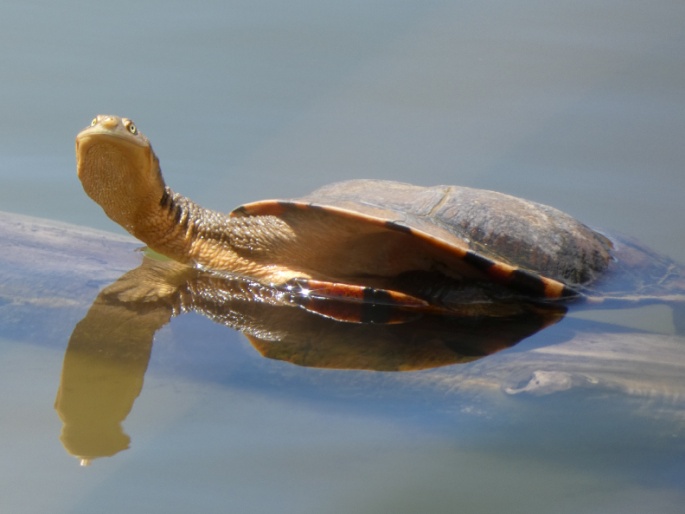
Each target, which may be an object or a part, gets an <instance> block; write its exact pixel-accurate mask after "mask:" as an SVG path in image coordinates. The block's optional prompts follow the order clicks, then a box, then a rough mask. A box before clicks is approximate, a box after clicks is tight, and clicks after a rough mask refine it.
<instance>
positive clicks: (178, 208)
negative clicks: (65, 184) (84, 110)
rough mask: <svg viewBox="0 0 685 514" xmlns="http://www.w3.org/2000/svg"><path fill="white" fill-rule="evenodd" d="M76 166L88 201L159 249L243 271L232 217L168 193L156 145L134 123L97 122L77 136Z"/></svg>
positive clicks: (101, 118) (111, 119) (119, 120)
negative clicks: (233, 241) (233, 248)
mask: <svg viewBox="0 0 685 514" xmlns="http://www.w3.org/2000/svg"><path fill="white" fill-rule="evenodd" d="M76 161H77V173H78V177H79V179H80V180H81V183H82V185H83V188H84V190H85V191H86V193H87V194H88V196H90V197H91V198H92V199H93V200H95V202H97V203H98V204H99V205H100V206H101V207H102V209H103V210H104V211H105V213H106V214H107V216H109V218H111V219H112V220H113V221H115V222H116V223H118V224H120V225H121V226H122V227H124V228H125V229H126V230H127V231H128V232H129V233H131V234H132V235H133V236H135V237H137V238H138V239H140V240H141V241H143V242H144V243H145V244H147V245H148V246H149V247H150V248H152V249H153V250H155V251H157V252H159V253H162V254H164V255H166V256H168V257H171V258H172V259H175V260H177V261H179V262H183V263H187V264H197V265H200V266H207V267H215V268H220V269H227V270H233V269H234V268H235V267H236V266H238V267H239V264H240V263H236V262H233V261H234V260H235V259H234V253H233V252H232V251H231V245H230V234H231V223H230V218H229V217H227V216H226V215H223V214H220V213H216V212H212V211H209V210H207V209H204V208H202V207H200V206H198V205H196V204H194V203H193V202H191V201H190V200H188V199H186V198H184V197H182V196H180V195H176V194H174V193H173V192H172V191H171V190H170V189H169V188H167V187H166V185H165V183H164V179H163V178H162V173H161V170H160V167H159V160H158V159H157V156H156V155H155V153H154V151H153V150H152V146H151V145H150V142H149V141H148V140H147V138H146V137H145V136H144V135H143V134H141V133H139V132H138V131H137V129H136V128H135V126H134V125H133V123H132V122H131V121H130V120H128V119H126V118H119V117H117V116H108V115H100V116H98V117H96V118H95V119H94V120H93V122H92V124H91V126H90V127H88V128H86V129H84V130H83V131H82V132H81V133H80V134H79V135H78V136H77V137H76ZM217 227H220V228H221V229H222V230H217ZM198 241H202V244H198ZM208 249H211V250H212V252H211V253H213V254H221V255H222V260H221V262H218V263H217V262H214V261H216V255H207V253H208ZM217 264H218V265H217Z"/></svg>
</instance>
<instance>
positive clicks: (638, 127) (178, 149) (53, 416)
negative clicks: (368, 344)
mask: <svg viewBox="0 0 685 514" xmlns="http://www.w3.org/2000/svg"><path fill="white" fill-rule="evenodd" d="M684 26H685V4H681V3H679V2H671V1H665V0H656V1H654V2H649V3H645V2H636V1H616V0H603V1H600V2H588V1H581V2H578V1H567V0H563V1H560V2H542V1H532V2H526V3H521V2H506V1H502V0H484V1H481V2H471V1H465V0H464V1H462V0H458V1H432V0H429V1H422V2H396V1H388V0H379V1H374V0H372V1H365V2H359V1H354V0H353V1H347V2H339V1H330V0H326V1H311V0H295V1H291V2H288V3H281V2H274V1H271V0H263V1H261V0H260V1H256V2H255V1H251V2H246V1H227V2H214V1H212V2H199V3H188V2H177V1H167V2H161V1H151V2H132V1H127V0H124V1H119V2H116V3H113V2H110V3H97V2H90V3H86V2H76V1H73V0H68V1H66V2H61V3H55V2H43V1H40V2H17V1H14V0H7V1H5V2H4V3H3V5H2V6H0V77H1V79H2V81H1V83H0V211H6V212H12V213H18V214H24V215H31V216H38V217H43V218H47V219H50V220H54V221H64V222H69V223H74V224H77V225H80V226H88V227H92V228H96V229H102V230H108V231H112V232H116V233H118V234H122V233H123V231H122V229H120V228H119V227H118V226H116V225H114V224H113V223H112V222H111V221H109V220H108V219H107V218H106V216H105V215H104V214H103V213H102V211H101V210H100V208H99V207H98V206H97V205H95V204H94V203H93V202H92V201H91V200H90V199H89V198H87V197H86V195H85V194H84V193H83V191H82V189H81V186H80V184H79V182H78V180H77V178H76V175H75V166H74V164H75V163H74V154H73V145H74V136H75V134H76V133H77V132H78V131H79V130H80V129H81V128H83V127H84V126H86V125H87V124H88V123H89V122H90V120H91V119H92V118H93V116H94V115H95V114H97V113H114V114H119V115H123V116H128V117H130V118H133V119H134V120H135V121H136V123H137V125H138V126H139V127H140V128H141V130H142V131H143V132H144V133H145V134H146V135H147V136H148V137H149V138H150V139H151V141H152V143H153V145H154V148H155V150H156V152H157V154H158V155H159V157H160V159H161V163H162V169H163V170H164V174H165V177H166V180H167V183H168V184H169V185H170V186H171V187H173V188H174V189H175V190H177V191H179V192H182V193H184V194H186V195H187V196H189V197H191V198H193V199H194V200H196V201H197V202H199V203H202V204H203V205H205V206H207V207H211V208H216V209H222V210H228V209H230V208H232V207H234V206H236V205H239V204H240V203H243V202H247V201H254V200H258V199H261V198H278V197H286V198H287V197H296V196H299V195H301V194H303V193H306V192H308V191H310V190H312V189H314V188H316V187H318V186H320V185H322V184H325V183H328V182H332V181H337V180H343V179H349V178H360V177H365V178H383V179H393V180H402V181H407V182H413V183H417V184H423V185H434V184H461V185H467V186H474V187H483V188H489V189H496V190H499V191H503V192H507V193H512V194H516V195H519V196H523V197H526V198H529V199H532V200H537V201H540V202H544V203H547V204H551V205H554V206H556V207H559V208H561V209H563V210H565V211H568V212H570V213H571V214H573V215H575V216H576V217H578V218H580V219H582V220H583V221H585V222H586V223H588V224H590V225H592V226H597V227H602V228H605V229H607V230H610V231H615V232H617V233H623V234H629V235H630V236H633V237H635V238H637V239H639V240H641V241H643V242H645V243H646V244H648V245H649V246H650V247H652V248H654V249H655V250H657V251H659V252H661V253H664V254H666V255H669V256H671V257H672V258H674V259H675V260H677V261H680V262H685V244H684V242H685V224H684V223H683V222H682V221H683V218H684V217H685V208H683V193H685V173H684V172H683V164H684V163H685V145H684V144H683V134H685V31H683V27H684ZM1 260H2V259H1V258H0V261H1ZM7 265H9V264H7ZM104 266H105V265H104V264H103V269H102V274H101V275H100V274H98V273H99V272H98V271H97V270H91V271H90V275H88V278H87V280H89V281H91V282H89V283H91V284H93V283H97V285H98V287H99V286H101V285H106V283H109V282H111V281H113V280H114V279H115V278H116V277H117V276H118V274H120V273H121V272H123V271H117V272H116V273H115V272H114V271H113V270H112V269H104ZM134 266H135V264H132V265H131V267H134ZM25 273H27V276H28V274H29V273H30V272H25ZM38 275H39V273H38ZM104 277H106V279H105V278H104ZM53 278H54V280H53V281H52V282H50V280H49V277H48V278H46V279H45V280H46V284H49V285H46V286H45V289H46V290H48V289H49V287H53V288H56V289H57V290H58V291H59V290H60V288H66V287H72V286H73V287H78V284H76V285H74V283H73V280H78V279H74V278H70V277H69V276H67V275H56V276H55V277H53ZM83 280H84V281H86V279H83ZM60 281H61V282H60ZM66 281H70V282H69V285H68V286H67V284H66V283H65V282H66ZM27 283H31V284H33V282H31V281H30V280H27ZM32 287H33V286H32ZM96 293H97V290H96V289H94V290H93V294H92V295H91V296H90V297H88V298H87V302H85V303H83V304H80V303H79V304H74V306H73V308H70V309H71V310H69V311H68V313H69V314H68V316H64V317H62V318H60V319H59V320H58V321H55V320H51V321H50V322H49V323H41V321H40V320H39V319H38V317H39V316H41V315H42V313H43V312H44V311H43V310H41V309H45V308H46V305H47V304H49V302H50V300H51V298H53V296H55V295H56V294H57V293H54V291H52V292H45V291H33V294H34V296H35V297H36V298H39V299H42V303H41V302H36V304H35V305H36V307H35V309H36V310H35V312H33V314H32V311H31V310H30V309H29V310H28V311H22V312H28V314H26V316H27V317H26V318H25V320H23V318H22V324H21V328H17V320H16V319H9V318H6V319H0V390H1V391H2V394H1V395H0V434H2V435H0V510H2V511H3V512H23V513H33V512H36V513H38V512H41V513H42V512H54V513H85V512H122V511H126V512H141V513H142V512H145V513H151V512H165V513H170V512H179V513H180V512H190V511H193V512H195V511H202V512H244V513H249V512H255V513H256V512H260V513H261V512H278V513H286V512H287V513H289V512H293V513H295V512H297V513H310V512H311V513H315V512H316V513H329V512H330V513H347V512H363V513H367V512H368V513H376V512H378V513H380V512H397V513H399V512H407V513H414V512H432V513H439V512H457V511H459V512H473V513H479V512H483V513H493V512H507V513H517V512H526V513H531V512H540V513H542V512H559V513H604V514H606V513H614V512H616V513H619V512H620V513H644V512H660V513H671V512H672V513H676V512H682V505H683V504H684V502H685V464H683V463H684V462H685V459H684V457H685V403H684V401H683V394H685V375H681V374H680V372H681V371H682V370H684V369H685V364H684V362H685V357H684V356H683V355H685V341H683V339H682V338H681V337H678V336H673V335H672V334H673V331H674V330H673V325H672V322H671V318H670V313H669V312H668V311H667V310H666V309H665V308H661V307H652V308H644V309H632V310H630V311H627V312H606V313H601V314H596V315H595V314H593V317H594V319H595V320H596V321H600V322H607V323H616V324H618V325H620V327H621V330H618V331H617V332H615V333H612V334H611V335H608V336H602V335H596V334H595V332H594V331H593V330H592V329H591V328H590V329H586V330H588V331H589V332H590V334H589V335H587V336H585V338H584V339H583V340H582V341H581V342H579V343H577V342H574V341H571V346H567V345H565V344H564V343H565V342H568V340H567V339H568V338H566V339H565V338H564V337H562V336H563V335H564V334H565V333H566V332H564V331H567V332H569V333H570V332H571V331H573V330H575V329H576V328H577V326H579V325H578V323H579V320H578V318H573V317H571V318H569V319H566V320H564V321H562V322H561V323H560V324H559V325H558V326H555V327H552V328H551V329H548V330H547V331H542V332H540V333H539V334H537V335H535V336H533V337H532V338H530V339H528V340H526V341H524V342H522V343H521V344H520V345H518V346H516V347H514V348H512V349H510V350H505V351H503V352H500V353H498V354H496V355H494V356H491V357H486V358H485V359H482V360H479V361H476V362H475V363H472V364H466V365H455V366H447V367H444V368H440V369H439V370H438V371H435V370H432V371H431V370H428V371H424V372H414V373H404V374H393V373H378V372H370V371H331V370H319V369H313V368H306V367H299V366H295V365H293V364H289V363H287V362H282V361H278V360H271V359H266V358H264V357H261V356H260V355H259V354H258V353H257V352H256V351H255V349H254V348H252V346H250V344H249V343H248V342H247V340H246V339H245V337H244V336H242V335H240V334H238V333H237V332H233V331H231V330H229V329H227V328H226V327H223V326H219V325H216V324H213V323H212V322H210V321H209V320H206V319H204V318H202V317H201V316H199V315H196V314H190V315H187V316H182V317H178V318H175V319H174V320H172V321H171V323H170V324H168V325H166V326H165V327H164V328H162V329H161V330H160V331H159V332H158V333H157V336H156V339H155V343H154V347H153V349H152V354H151V357H150V362H149V365H148V369H147V373H146V374H145V381H144V386H143V389H142V392H141V393H140V396H139V397H138V398H137V400H136V401H135V405H134V407H133V409H132V410H131V412H130V414H129V415H128V416H127V417H126V419H125V421H124V422H123V427H124V432H125V433H126V434H128V436H129V437H130V439H131V442H130V448H129V449H127V450H122V451H120V452H119V453H116V454H115V455H113V456H111V457H102V458H98V459H95V460H94V461H93V462H92V464H91V465H90V466H89V467H80V466H79V462H78V460H77V459H76V458H74V457H73V456H71V455H69V453H68V451H67V449H65V446H64V445H63V444H62V443H61V442H60V432H61V430H62V428H63V427H62V425H63V424H62V421H61V419H60V417H59V416H58V413H57V412H56V411H55V409H54V407H53V404H54V402H55V397H56V395H57V391H58V388H59V387H60V379H61V373H62V366H63V361H64V358H65V349H66V347H67V342H68V341H69V337H70V334H71V331H72V329H73V328H74V326H75V325H76V323H77V322H78V321H79V320H80V319H81V318H82V317H83V316H85V314H86V311H87V310H88V302H90V301H92V300H93V298H95V294H96ZM17 294H18V293H17ZM27 294H28V293H27ZM17 298H18V296H17ZM6 300H7V299H6V298H5V299H4V300H3V301H6ZM32 316H33V317H32ZM638 329H639V330H641V331H645V332H644V333H643V332H639V333H638V332H636V330H638ZM636 334H639V335H636ZM645 334H648V335H646V336H645ZM574 344H576V345H577V346H573V345H574ZM530 352H533V353H530ZM616 352H618V353H616ZM529 353H530V354H529ZM681 354H682V355H681ZM538 357H539V358H541V359H543V360H544V363H545V364H544V365H541V366H542V367H541V368H539V369H540V370H542V371H543V372H544V373H548V375H545V374H544V373H543V374H541V375H535V376H536V377H538V378H540V379H541V380H544V379H545V377H548V376H550V375H549V373H552V374H553V376H554V377H556V378H557V379H560V380H561V381H560V382H559V383H561V385H560V386H555V387H556V389H555V388H554V387H552V389H551V390H550V389H544V388H543V392H544V393H545V394H539V395H538V394H530V395H526V394H525V393H522V394H514V393H515V392H520V391H519V390H520V389H521V388H523V387H524V384H519V383H513V382H511V381H507V380H505V379H502V375H501V371H502V370H510V369H511V367H510V366H520V367H521V368H524V369H527V368H526V365H527V363H528V362H529V361H530V360H534V359H535V358H538ZM571 358H573V359H576V361H574V362H577V363H579V364H577V366H576V368H574V370H575V371H574V372H573V373H570V372H569V370H568V369H567V368H564V367H563V363H565V362H568V359H571ZM498 359H499V360H498ZM597 362H599V364H597ZM625 362H632V363H633V364H632V365H631V366H632V367H630V368H628V369H623V368H621V369H620V370H618V371H616V369H617V366H618V364H617V363H625ZM560 363H561V364H560ZM535 369H536V370H537V369H538V368H535ZM576 371H577V372H576ZM513 375H515V374H512V375H507V377H511V376H513ZM565 378H568V379H569V382H568V384H567V385H568V386H569V387H568V388H565V386H564V383H565V382H564V379H565ZM575 386H578V388H577V389H578V390H579V391H580V392H577V391H576V387H575ZM594 386H597V387H594ZM574 391H576V392H574Z"/></svg>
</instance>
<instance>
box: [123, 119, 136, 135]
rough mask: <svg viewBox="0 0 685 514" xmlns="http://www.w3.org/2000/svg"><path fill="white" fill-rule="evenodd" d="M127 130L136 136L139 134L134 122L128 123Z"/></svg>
mask: <svg viewBox="0 0 685 514" xmlns="http://www.w3.org/2000/svg"><path fill="white" fill-rule="evenodd" d="M126 128H127V129H128V131H129V132H130V133H131V134H133V135H134V136H135V135H136V134H137V133H138V128H137V127H136V126H135V124H134V123H133V122H128V124H127V125H126Z"/></svg>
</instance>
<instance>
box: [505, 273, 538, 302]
mask: <svg viewBox="0 0 685 514" xmlns="http://www.w3.org/2000/svg"><path fill="white" fill-rule="evenodd" d="M509 284H510V285H511V286H512V287H514V288H516V289H518V290H520V291H527V292H528V293H530V294H534V295H535V296H541V297H544V296H547V294H546V293H545V283H544V282H543V281H542V279H541V278H540V277H539V276H538V275H536V274H534V273H531V272H530V271H526V270H522V269H516V270H513V271H512V273H511V276H510V278H509Z"/></svg>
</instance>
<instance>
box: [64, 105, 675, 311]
mask: <svg viewBox="0 0 685 514" xmlns="http://www.w3.org/2000/svg"><path fill="white" fill-rule="evenodd" d="M76 157H77V171H78V176H79V178H80V180H81V182H82V184H83V187H84V189H85V191H86V193H87V194H88V195H89V196H90V197H91V198H92V199H94V200H95V201H96V202H97V203H98V204H100V205H101V206H102V208H103V209H104V211H105V213H106V214H107V215H108V216H109V217H110V218H111V219H113V220H114V221H116V222H117V223H119V224H120V225H122V226H123V227H124V228H125V229H126V230H128V231H129V232H130V233H131V234H133V235H134V236H135V237H137V238H139V239H140V240H142V241H143V242H145V243H146V244H147V245H148V246H149V247H150V248H152V249H153V250H156V251H157V252H160V253H162V254H165V255H167V256H168V257H171V258H173V259H175V260H178V261H181V262H183V263H188V264H192V265H195V266H198V267H201V268H205V269H212V270H219V271H228V272H232V273H237V274H242V275H247V276H251V277H253V278H255V279H257V280H259V281H261V282H263V283H268V284H271V285H281V286H283V288H284V290H297V291H298V292H299V293H300V294H301V295H302V296H315V297H323V298H334V299H338V300H340V299H344V300H348V299H349V300H350V301H358V302H361V303H369V304H372V305H377V304H379V303H381V304H382V303H389V304H400V305H405V306H407V307H417V308H423V307H430V306H434V305H448V306H449V307H450V308H456V309H457V310H458V311H459V312H460V313H462V314H467V315H498V312H500V311H498V310H497V309H495V310H492V309H491V310H490V311H488V310H487V309H485V310H484V307H483V306H488V305H493V304H494V303H498V304H501V303H502V302H504V303H507V301H508V300H511V299H516V300H518V299H521V298H526V299H533V300H540V301H554V300H560V299H561V300H563V299H568V298H577V297H599V296H600V294H599V293H597V292H596V291H597V290H599V291H601V292H602V293H601V295H604V296H607V295H608V293H611V294H612V295H613V296H618V295H616V294H614V293H615V291H620V293H621V295H622V296H623V297H626V296H628V295H630V296H631V297H632V298H638V297H639V298H643V299H644V298H650V299H655V298H657V297H659V296H663V295H664V294H665V293H664V291H668V287H664V285H665V282H669V281H671V282H673V281H675V283H676V285H677V287H671V289H677V294H676V295H675V297H677V299H682V298H683V296H682V294H681V292H682V288H681V285H682V276H681V275H680V274H679V273H677V276H676V277H675V278H673V277H672V276H671V275H672V274H673V273H674V270H675V266H674V265H673V264H672V263H671V262H670V261H668V260H666V259H661V258H658V257H657V256H654V255H653V254H651V253H648V252H646V251H643V250H641V249H639V248H638V247H635V246H632V245H625V244H623V243H621V242H619V241H617V240H611V239H609V238H608V237H606V236H604V235H602V234H600V233H598V232H596V231H594V230H592V229H590V228H588V227H587V226H586V225H584V224H582V223H580V222H578V221H576V220H575V219H574V218H572V217H571V216H569V215H567V214H565V213H562V212H561V211H559V210H557V209H554V208H552V207H548V206H545V205H541V204H538V203H534V202H530V201H527V200H522V199H519V198H515V197H512V196H509V195H505V194H501V193H496V192H493V191H485V190H478V189H471V188H466V187H457V186H437V187H418V186H413V185H409V184H403V183H397V182H388V181H379V180H354V181H349V182H342V183H336V184H332V185H329V186H326V187H323V188H321V189H318V190H317V191H314V192H313V193H311V194H309V195H307V196H305V197H303V198H300V199H297V200H285V201H283V200H266V201H260V202H256V203H250V204H247V205H243V206H241V207H238V208H237V209H235V210H233V211H232V212H231V213H230V214H222V213H219V212H215V211H210V210H207V209H204V208H202V207H200V206H198V205H197V204H195V203H193V202H192V201H190V200H189V199H187V198H185V197H183V196H181V195H179V194H177V193H174V192H172V191H171V189H169V188H168V187H166V185H165V182H164V179H163V178H162V174H161V171H160V167H159V161H158V159H157V156H156V155H155V153H154V152H153V150H152V147H151V145H150V142H149V141H148V139H147V138H146V137H145V136H144V135H143V134H142V133H141V132H139V131H138V129H137V128H136V126H135V125H134V123H133V122H132V121H131V120H130V119H128V118H120V117H118V116H109V115H99V116H97V117H96V118H95V119H94V120H93V121H92V123H91V125H90V126H89V127H87V128H86V129H84V130H83V131H82V132H81V133H79V134H78V136H77V137H76ZM623 254H625V255H626V258H625V259H624V258H623ZM637 261H640V262H639V263H638V262H637ZM624 263H626V265H625V266H624ZM638 264H639V265H640V266H642V268H641V271H640V273H639V274H631V273H628V272H627V271H626V270H628V269H629V268H635V267H637V266H638ZM623 271H626V273H623ZM607 276H613V277H616V276H619V277H621V278H627V279H629V280H628V281H629V282H630V283H629V284H627V285H622V286H621V287H620V288H617V286H616V285H615V284H614V283H613V282H612V283H611V284H610V282H611V281H607V280H606V279H605V277H607ZM612 288H616V289H615V290H614V289H612ZM655 288H656V289H655ZM669 294H670V293H669ZM670 298H671V299H673V298H674V295H671V296H670ZM510 303H511V302H510ZM455 306H459V307H458V308H457V307H455Z"/></svg>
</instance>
